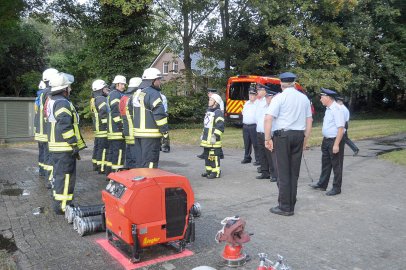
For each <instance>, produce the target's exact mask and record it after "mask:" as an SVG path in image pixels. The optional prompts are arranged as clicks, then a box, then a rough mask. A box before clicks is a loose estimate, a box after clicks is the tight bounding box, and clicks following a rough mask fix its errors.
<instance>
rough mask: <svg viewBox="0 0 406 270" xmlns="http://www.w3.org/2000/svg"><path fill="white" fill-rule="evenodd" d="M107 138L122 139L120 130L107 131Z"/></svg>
mask: <svg viewBox="0 0 406 270" xmlns="http://www.w3.org/2000/svg"><path fill="white" fill-rule="evenodd" d="M107 139H109V140H124V138H123V134H122V133H121V132H114V133H108V134H107Z"/></svg>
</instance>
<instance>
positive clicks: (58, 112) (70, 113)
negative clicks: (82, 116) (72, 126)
mask: <svg viewBox="0 0 406 270" xmlns="http://www.w3.org/2000/svg"><path fill="white" fill-rule="evenodd" d="M61 113H67V114H69V115H70V116H72V112H71V111H69V110H68V109H66V108H60V109H59V110H57V111H56V112H55V116H58V115H60V114H61Z"/></svg>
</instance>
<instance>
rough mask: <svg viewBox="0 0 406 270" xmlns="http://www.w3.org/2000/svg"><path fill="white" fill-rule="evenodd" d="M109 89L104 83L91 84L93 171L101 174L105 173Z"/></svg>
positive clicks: (100, 81) (98, 81)
mask: <svg viewBox="0 0 406 270" xmlns="http://www.w3.org/2000/svg"><path fill="white" fill-rule="evenodd" d="M108 94H109V88H108V86H107V84H106V82H105V81H103V80H95V81H94V82H93V84H92V98H91V99H90V111H91V112H92V119H93V132H94V147H93V156H92V163H93V170H95V171H98V173H100V174H103V173H104V172H105V166H106V157H107V150H108V142H107V117H108V109H107V98H106V97H107V95H108Z"/></svg>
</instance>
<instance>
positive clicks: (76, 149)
mask: <svg viewBox="0 0 406 270" xmlns="http://www.w3.org/2000/svg"><path fill="white" fill-rule="evenodd" d="M72 149H73V151H72V157H74V158H76V159H77V160H80V155H79V148H78V147H77V146H76V145H75V146H72Z"/></svg>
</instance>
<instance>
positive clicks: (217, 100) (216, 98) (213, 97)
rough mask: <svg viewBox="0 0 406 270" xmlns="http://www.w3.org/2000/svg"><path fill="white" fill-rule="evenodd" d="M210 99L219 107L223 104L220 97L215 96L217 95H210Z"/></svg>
mask: <svg viewBox="0 0 406 270" xmlns="http://www.w3.org/2000/svg"><path fill="white" fill-rule="evenodd" d="M210 98H212V99H214V101H215V102H216V103H217V104H218V105H220V104H221V102H223V100H222V99H221V97H220V96H219V95H217V94H212V95H211V96H210Z"/></svg>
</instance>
